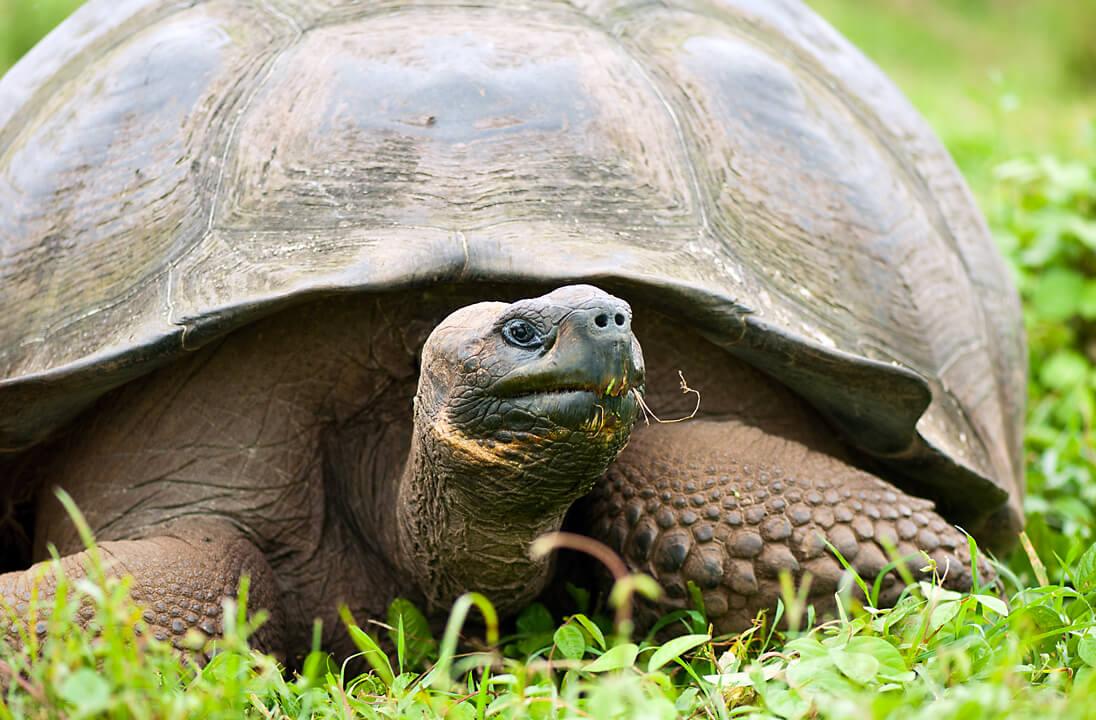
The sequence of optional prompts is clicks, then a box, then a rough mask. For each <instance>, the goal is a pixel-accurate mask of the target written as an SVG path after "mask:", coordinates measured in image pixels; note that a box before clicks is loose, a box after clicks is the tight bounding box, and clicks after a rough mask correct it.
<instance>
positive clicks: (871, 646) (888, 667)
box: [845, 635, 916, 682]
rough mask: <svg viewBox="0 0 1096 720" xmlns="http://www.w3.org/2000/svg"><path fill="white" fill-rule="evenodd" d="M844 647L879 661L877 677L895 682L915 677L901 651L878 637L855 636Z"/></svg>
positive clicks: (907, 680)
mask: <svg viewBox="0 0 1096 720" xmlns="http://www.w3.org/2000/svg"><path fill="white" fill-rule="evenodd" d="M845 649H846V650H848V651H849V652H856V653H861V654H864V655H871V656H872V657H873V658H875V659H876V660H878V661H879V672H878V674H879V677H880V678H882V679H884V680H893V681H895V682H909V681H911V680H913V679H914V677H916V675H915V673H913V672H912V671H911V670H910V669H909V668H908V667H906V661H905V660H903V659H902V653H900V652H898V649H897V648H896V647H894V645H891V644H890V643H889V642H887V641H886V640H884V639H883V638H879V637H871V636H868V635H862V636H857V637H854V638H852V639H851V640H849V642H848V644H847V645H846V646H845Z"/></svg>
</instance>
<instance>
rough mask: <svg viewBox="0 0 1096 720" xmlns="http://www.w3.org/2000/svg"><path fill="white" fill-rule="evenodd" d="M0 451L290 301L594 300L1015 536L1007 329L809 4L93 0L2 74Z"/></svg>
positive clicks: (905, 128) (1001, 290) (860, 68)
mask: <svg viewBox="0 0 1096 720" xmlns="http://www.w3.org/2000/svg"><path fill="white" fill-rule="evenodd" d="M0 207H2V208H3V209H4V212H3V213H2V214H0V448H3V449H4V450H5V451H8V452H17V451H20V450H23V449H26V448H28V447H30V446H32V445H34V444H35V443H37V442H39V441H41V440H42V439H44V438H46V437H48V436H49V435H50V433H52V432H53V431H55V430H56V429H57V428H58V427H60V426H61V425H63V424H65V423H66V422H68V421H69V420H70V419H71V418H73V417H74V416H75V415H76V414H77V413H79V412H80V411H81V410H83V409H85V408H87V407H88V406H89V404H90V403H92V402H93V401H94V400H95V399H96V398H98V397H99V396H101V395H102V394H103V393H105V392H107V391H109V390H110V389H112V388H115V387H117V386H119V385H121V384H123V383H125V382H127V381H129V380H131V379H133V378H135V377H138V376H140V375H142V374H145V373H148V372H150V371H151V370H153V369H154V368H156V367H159V366H162V365H164V364H165V363H168V362H170V361H171V360H173V359H175V358H178V357H179V356H180V355H182V354H184V353H187V352H188V351H190V350H193V349H195V348H198V347H200V346H202V345H203V344H204V343H207V342H209V341H210V340H211V339H214V338H216V337H218V336H220V335H223V334H224V333H227V332H229V331H231V330H232V329H233V328H236V327H239V326H241V325H242V324H244V323H248V322H251V321H253V320H255V319H256V318H259V317H261V316H264V315H267V314H270V313H273V312H275V311H276V310H278V309H279V308H282V307H284V306H286V305H287V304H290V303H296V302H301V301H303V300H305V299H308V298H313V297H317V296H321V295H328V294H332V293H342V292H377V291H392V290H398V289H400V288H409V287H413V286H425V285H431V284H438V283H495V282H528V283H530V284H532V283H535V284H537V285H559V284H564V283H571V282H589V283H594V284H597V285H599V286H602V287H604V288H605V289H606V290H609V291H611V292H614V293H617V294H620V295H623V296H624V297H628V298H633V299H635V298H641V299H642V301H643V302H644V303H646V304H648V305H653V306H655V307H657V308H659V309H661V310H664V311H665V312H667V313H670V314H672V315H674V316H676V317H680V318H681V320H682V322H683V323H687V324H689V325H690V326H692V327H694V328H695V329H696V330H697V331H698V332H700V333H702V334H703V335H704V336H706V337H707V338H709V339H710V340H711V341H713V342H715V343H717V344H719V345H721V346H722V347H724V348H725V349H726V350H727V352H730V353H732V354H734V355H736V356H738V357H740V358H743V359H745V360H746V361H748V362H750V363H752V364H754V365H755V366H757V367H759V368H761V369H763V370H764V371H766V372H767V373H769V374H770V375H772V376H773V377H775V378H777V379H778V380H780V381H781V382H783V383H785V384H786V385H788V386H790V387H791V388H792V389H794V390H795V391H797V392H798V393H800V394H801V395H802V396H803V397H805V398H806V399H807V400H808V401H809V402H811V403H812V404H813V405H814V406H815V407H816V408H818V410H820V411H821V412H822V413H823V414H824V415H825V416H826V417H827V418H828V419H829V421H830V422H832V423H833V424H834V425H835V426H836V427H837V428H839V429H840V430H841V431H842V432H843V433H844V435H845V436H846V437H847V438H848V440H849V441H850V442H852V443H853V444H854V445H855V446H857V447H858V448H860V449H861V450H862V451H863V452H864V453H867V454H868V455H870V456H874V457H875V458H878V459H880V460H881V461H882V462H883V463H885V464H887V465H888V466H889V467H890V468H892V469H893V470H895V471H897V472H898V473H899V474H901V475H903V476H904V477H906V478H908V479H909V480H910V482H911V483H913V485H914V489H915V490H916V491H917V492H919V493H920V494H923V495H926V496H930V497H935V498H937V499H938V500H939V501H941V502H943V503H945V504H946V505H949V506H950V507H952V508H958V509H960V510H962V511H964V512H965V513H969V514H973V515H978V516H982V515H986V514H989V513H991V512H994V511H996V510H998V509H1001V508H1002V507H1004V508H1006V510H1007V513H1008V515H1009V516H1010V517H1011V518H1012V520H1011V522H1012V523H1013V525H1015V524H1016V523H1018V522H1019V519H1018V518H1019V517H1020V515H1019V507H1020V505H1019V503H1020V500H1021V496H1022V493H1023V480H1022V463H1021V423H1022V415H1023V401H1024V382H1025V374H1026V366H1025V352H1024V341H1023V335H1022V324H1021V319H1020V310H1019V306H1018V301H1017V297H1016V293H1015V291H1014V289H1013V287H1012V285H1011V282H1010V279H1009V276H1008V273H1007V271H1006V267H1005V265H1004V263H1003V261H1002V258H1001V257H1000V255H999V254H998V252H997V251H996V250H995V248H994V245H993V243H992V241H991V238H990V235H989V233H988V231H987V228H986V225H985V223H984V221H983V219H982V217H981V216H980V214H979V212H978V210H977V209H976V207H975V204H974V202H973V200H972V198H971V195H970V193H969V191H968V190H967V188H966V186H965V185H964V182H963V180H962V178H961V177H960V175H959V173H958V172H957V170H956V168H955V166H954V164H953V163H952V161H951V160H950V158H949V157H948V155H947V153H946V151H945V150H944V149H943V147H942V146H941V144H940V143H939V142H938V141H937V140H936V139H935V137H934V136H933V135H932V133H931V132H930V131H929V129H928V128H927V127H926V125H925V123H924V122H923V121H922V120H921V119H920V118H919V117H918V115H917V114H916V112H915V111H914V110H913V109H912V108H911V107H910V106H909V104H908V103H907V102H906V100H904V99H903V98H902V96H901V95H900V93H899V92H898V91H897V90H896V89H895V88H894V87H893V86H892V85H891V83H890V82H888V81H887V80H886V78H884V76H883V75H882V74H881V73H880V72H879V71H878V70H877V69H876V68H875V67H874V66H873V65H872V64H871V63H870V62H869V61H868V60H866V59H865V58H864V57H863V56H862V55H861V54H860V53H858V52H857V51H856V50H855V49H853V48H852V47H851V46H850V45H849V44H848V43H847V42H846V41H845V40H844V39H842V38H841V37H840V36H839V35H838V34H837V33H836V32H835V31H834V30H832V29H831V28H830V27H828V26H827V25H826V24H825V23H824V22H823V21H822V20H820V19H819V18H818V17H817V16H815V15H814V14H813V13H812V12H811V11H809V10H808V9H806V8H805V7H803V6H802V5H800V4H798V3H796V2H793V1H792V0H781V1H779V2H776V1H774V0H727V1H725V2H717V1H716V0H708V1H706V0H680V1H679V2H676V3H672V4H670V3H644V2H626V1H624V0H617V1H610V0H588V1H582V0H574V1H573V2H556V1H552V0H528V1H522V2H509V3H505V4H500V6H498V7H479V6H477V7H470V6H463V5H460V4H457V3H453V2H421V3H408V2H387V1H384V0H369V1H364V2H336V1H335V0H328V1H326V2H325V1H321V0H314V1H306V0H285V1H284V2H278V3H260V2H256V3H248V2H238V1H237V0H210V1H208V2H197V3H194V2H186V3H180V2H171V1H168V0H125V1H124V2H119V1H118V0H92V1H91V2H89V3H87V4H86V5H85V6H84V7H82V8H81V9H80V10H78V11H77V12H76V13H75V14H74V15H73V16H72V17H71V18H70V19H69V20H67V21H66V22H65V23H63V24H62V25H61V26H60V27H59V28H58V29H57V30H55V31H54V32H53V33H52V34H51V35H49V36H48V37H47V38H46V39H45V40H44V41H43V42H41V43H40V44H39V45H38V46H37V47H36V48H34V50H32V51H31V52H30V54H28V55H27V56H26V57H25V58H24V59H23V60H22V61H21V62H20V63H19V64H18V65H16V66H15V67H14V68H13V69H12V70H11V71H10V72H9V73H8V74H7V75H6V76H5V77H4V78H3V79H2V80H0Z"/></svg>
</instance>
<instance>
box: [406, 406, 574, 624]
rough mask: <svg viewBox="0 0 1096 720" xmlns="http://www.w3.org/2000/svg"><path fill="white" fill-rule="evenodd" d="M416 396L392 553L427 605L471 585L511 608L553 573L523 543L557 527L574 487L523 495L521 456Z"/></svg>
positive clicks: (439, 606) (441, 603) (444, 602)
mask: <svg viewBox="0 0 1096 720" xmlns="http://www.w3.org/2000/svg"><path fill="white" fill-rule="evenodd" d="M420 405H421V404H420V403H419V402H416V408H415V430H414V436H413V438H412V442H411V449H410V453H409V455H408V458H407V463H406V465H405V467H404V471H403V475H402V477H401V478H400V483H399V490H398V494H397V502H396V507H397V508H398V509H397V513H396V518H395V521H396V538H397V542H398V543H399V552H398V553H396V555H395V556H396V557H399V558H400V559H401V563H402V564H403V567H402V570H403V572H404V573H406V574H408V575H410V576H411V577H412V578H413V580H414V583H415V585H417V587H418V589H419V591H420V592H421V593H422V595H423V596H424V599H425V600H426V603H427V606H428V608H429V609H430V610H433V611H438V610H444V609H447V608H448V607H449V606H451V605H452V603H453V602H454V601H455V600H456V599H457V597H459V596H460V595H461V594H463V593H465V592H468V591H477V592H482V593H484V594H486V595H487V596H488V597H489V598H491V601H492V602H493V603H495V605H496V607H497V608H498V609H499V610H500V611H502V612H507V611H508V610H515V609H518V608H520V607H522V606H524V605H525V604H527V603H528V602H529V601H530V600H531V599H532V598H533V597H535V596H536V595H537V594H538V593H539V592H540V591H541V590H542V589H543V588H544V586H545V585H546V584H547V582H548V580H549V579H550V575H551V566H550V563H549V562H548V561H547V560H533V559H532V558H530V557H529V546H530V544H531V543H532V542H533V540H535V539H536V538H537V537H538V536H540V535H541V534H543V533H546V532H551V531H553V530H558V529H559V528H560V526H561V525H562V523H563V518H564V515H565V514H566V512H567V510H568V509H569V507H570V505H571V504H572V503H573V501H574V500H575V499H577V495H575V496H571V495H568V496H565V497H561V498H560V499H559V501H558V502H544V500H545V498H543V497H542V498H537V499H538V500H540V501H541V502H530V498H529V497H528V496H527V494H526V493H527V492H528V490H529V480H530V478H529V477H528V474H529V473H528V471H527V469H526V468H527V464H526V463H520V462H515V461H513V460H505V459H503V458H502V457H501V455H498V454H495V453H494V452H492V450H491V448H490V447H488V446H487V445H486V444H481V443H478V442H476V441H473V440H469V439H468V438H466V437H464V436H463V435H461V434H459V433H458V432H456V431H454V430H453V429H452V427H451V426H450V425H449V424H448V423H447V422H446V421H445V420H444V419H441V418H439V417H433V416H431V415H430V414H429V413H428V412H426V411H424V410H422V409H421V407H420ZM592 482H593V478H591V480H590V483H591V484H592ZM587 487H588V484H587Z"/></svg>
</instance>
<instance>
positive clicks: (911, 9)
mask: <svg viewBox="0 0 1096 720" xmlns="http://www.w3.org/2000/svg"><path fill="white" fill-rule="evenodd" d="M75 4H76V3H74V2H72V1H71V0H52V1H51V2H31V3H27V2H20V0H0V72H2V70H3V69H4V67H5V66H6V64H8V63H10V62H12V61H14V59H15V58H16V57H18V55H19V54H20V53H22V52H24V51H25V50H26V49H27V48H28V47H30V45H31V44H32V43H33V42H34V40H35V39H36V38H37V37H38V36H39V35H40V34H41V33H42V32H44V31H45V30H46V29H47V28H48V27H50V26H51V25H52V23H53V22H55V21H56V20H57V19H58V18H59V17H60V16H62V15H63V14H64V13H65V12H67V11H68V9H69V8H71V7H72V6H74V5H75ZM811 4H812V5H813V6H814V7H815V8H816V9H818V10H819V11H820V12H822V14H823V15H825V16H826V17H827V18H829V19H830V20H831V21H832V22H833V23H834V24H835V25H837V26H838V28H839V29H841V30H842V31H843V32H844V33H845V34H846V35H848V36H849V37H850V39H852V40H853V42H854V43H856V44H857V45H858V46H860V47H861V48H862V49H864V50H865V52H866V53H867V54H868V55H869V56H871V57H872V58H873V59H875V60H876V62H878V63H879V64H880V65H881V66H882V67H883V68H884V69H885V70H886V71H887V72H888V73H889V74H890V75H891V76H892V77H893V78H894V79H895V80H896V81H897V83H898V84H899V86H900V87H902V88H903V90H904V91H905V92H906V93H907V94H908V95H909V96H910V98H911V100H912V101H913V102H914V104H915V105H916V106H917V107H918V108H919V109H920V110H921V111H922V112H923V113H924V114H925V115H926V117H927V118H928V120H929V122H930V123H931V124H932V125H933V126H934V127H935V128H936V130H937V132H938V133H939V134H940V135H941V137H942V138H943V139H944V141H945V143H946V144H947V145H948V147H949V149H950V150H951V151H952V153H953V154H954V155H955V157H956V159H957V161H958V162H959V164H960V167H961V168H962V169H963V171H964V173H965V174H966V175H967V177H968V179H969V180H970V181H971V183H972V186H973V187H974V188H975V191H976V194H977V195H978V197H979V199H980V201H981V203H982V206H983V208H984V209H985V210H986V213H987V216H988V217H989V219H990V222H991V225H992V227H993V229H994V232H995V234H996V236H997V237H998V239H999V241H1000V244H1001V247H1002V249H1003V250H1004V251H1005V252H1006V254H1007V256H1008V258H1009V260H1010V262H1011V264H1012V267H1013V269H1014V271H1015V274H1016V278H1017V283H1018V286H1019V288H1020V290H1021V293H1022V295H1023V298H1024V304H1025V322H1026V326H1027V329H1028V334H1029V341H1030V346H1031V370H1032V373H1031V385H1030V395H1029V406H1030V407H1029V418H1028V431H1027V441H1026V448H1027V463H1028V472H1027V480H1028V489H1029V493H1028V498H1027V517H1028V537H1025V540H1026V541H1027V546H1026V549H1021V550H1019V551H1017V553H1016V554H1015V555H1014V556H1013V557H1011V558H1007V559H1006V561H1005V562H1004V564H1002V565H1000V567H999V571H1000V574H1001V575H1002V577H1003V578H1004V582H1005V591H1004V593H1003V596H1002V597H1003V598H1004V600H1005V601H1007V603H1002V602H1001V600H1000V599H999V598H998V597H997V596H995V595H991V594H986V593H979V592H976V593H968V594H955V593H951V592H947V591H943V590H940V589H939V588H937V587H935V586H933V585H931V584H912V583H911V584H910V586H909V587H908V588H907V590H906V592H905V594H904V595H903V597H902V598H901V599H900V601H899V602H898V604H897V605H896V607H894V608H893V609H883V610H877V609H873V608H871V607H870V605H869V606H868V607H863V606H860V605H859V604H857V603H855V602H853V601H852V600H851V599H849V600H848V601H847V603H846V605H845V607H846V612H845V613H844V615H843V616H842V617H841V618H840V619H839V620H837V621H833V622H830V623H827V624H826V625H824V626H822V627H820V628H817V629H815V630H811V631H795V632H790V631H785V632H774V631H773V629H772V628H774V627H777V626H781V623H779V622H777V621H778V620H780V621H784V620H787V619H788V618H792V619H793V620H794V622H793V623H792V625H793V626H800V625H802V626H804V627H806V626H807V625H808V624H809V622H808V621H809V620H810V619H811V617H810V610H809V609H808V608H804V607H802V606H801V603H799V602H798V601H797V600H796V597H795V593H794V592H793V591H792V589H791V588H789V591H788V593H787V594H786V598H785V603H784V604H783V605H782V607H781V608H780V609H779V610H778V612H777V616H778V617H769V618H762V619H761V620H759V622H758V625H757V627H755V628H754V629H753V630H751V631H749V632H746V633H743V634H741V635H738V636H734V637H727V638H711V637H710V636H709V631H708V626H707V622H706V620H705V618H704V616H703V610H702V608H694V609H692V610H688V611H680V612H677V613H674V614H671V615H669V616H667V617H666V618H664V624H665V626H666V627H665V628H664V629H665V630H666V631H667V632H666V633H660V634H658V639H655V638H654V637H652V636H647V637H633V635H632V634H631V633H630V632H629V631H628V628H627V626H626V622H625V621H624V619H623V618H620V617H617V618H615V619H614V618H610V617H609V614H610V613H611V611H612V610H613V608H608V609H605V608H597V607H590V606H588V605H587V604H586V603H587V602H588V600H586V596H584V595H583V594H582V593H580V592H576V593H574V598H575V606H574V607H573V608H571V609H570V610H569V611H568V612H569V614H568V615H566V616H563V617H560V616H553V615H552V614H551V613H550V612H549V611H548V610H547V609H546V608H544V607H543V606H540V605H534V606H532V607H530V608H528V609H526V611H525V612H523V613H522V614H521V616H520V617H519V618H518V619H517V621H516V623H514V624H512V625H502V626H500V625H499V624H498V622H497V620H494V619H492V616H493V610H492V609H491V608H490V607H489V605H487V604H486V603H485V601H484V600H483V599H482V598H479V597H476V596H469V597H467V598H466V599H464V600H462V602H461V604H460V606H459V607H458V608H457V610H456V611H455V612H454V614H453V617H452V618H451V621H450V626H449V627H448V628H447V630H446V632H445V633H443V634H442V636H441V637H440V638H434V637H432V636H431V633H430V629H429V626H428V625H427V624H426V623H425V621H424V619H423V618H422V617H421V615H420V614H419V613H418V612H417V611H416V610H415V609H414V608H413V607H411V606H410V605H409V604H406V603H398V604H396V605H395V606H394V607H393V609H392V611H391V612H390V613H389V617H388V624H389V627H380V626H377V625H368V626H365V627H361V628H359V627H357V626H356V625H354V624H353V620H352V619H350V618H347V623H348V626H347V629H346V631H347V632H348V633H351V636H352V637H353V638H354V639H355V642H356V644H357V645H358V647H359V648H360V649H361V650H362V654H361V656H360V657H359V658H358V659H357V660H356V661H354V662H351V663H350V664H349V665H342V664H338V663H336V662H335V660H334V659H333V658H329V657H327V656H326V655H324V654H323V653H322V652H321V651H320V650H319V649H314V651H313V653H312V654H311V655H309V656H308V659H307V661H306V662H305V664H304V669H303V671H302V672H301V673H299V674H286V673H284V672H282V669H281V668H280V667H279V666H278V665H277V663H276V662H275V661H274V660H273V659H271V658H269V657H265V656H262V655H259V654H256V653H253V652H252V651H251V650H250V649H249V648H248V645H247V639H248V637H249V635H250V633H251V632H252V630H253V628H254V626H255V624H256V623H257V622H261V619H262V618H261V616H260V617H256V618H249V617H248V616H247V614H246V613H244V612H243V611H242V609H241V607H240V606H239V605H236V604H228V605H226V607H225V618H226V627H227V628H228V631H227V632H226V634H225V637H224V638H222V639H219V640H218V641H217V642H216V651H217V652H216V654H215V655H214V656H213V660H212V661H211V662H210V663H209V664H207V665H205V666H199V665H197V664H194V663H193V662H191V661H190V660H188V659H187V658H185V657H180V656H179V655H178V654H177V653H176V652H174V651H173V650H171V649H170V648H168V647H166V646H164V645H163V644H161V643H158V642H157V641H155V640H154V639H152V638H150V637H148V635H147V633H143V632H142V631H141V629H142V623H143V621H142V620H141V614H140V610H139V609H138V608H135V607H134V606H133V605H132V603H130V602H129V600H128V599H127V594H126V585H125V583H124V582H123V581H117V580H101V581H99V582H86V581H80V582H70V583H66V584H65V585H64V586H63V587H64V592H62V593H61V594H60V596H59V599H58V601H57V602H56V603H53V604H51V605H50V606H48V607H46V608H43V610H42V615H41V616H40V617H39V618H34V619H33V620H32V622H31V623H30V625H29V627H35V621H37V620H41V622H44V623H46V626H47V627H48V630H47V632H46V633H45V634H44V635H43V636H42V637H39V636H38V635H37V634H35V633H28V632H26V629H25V628H24V634H23V640H22V648H21V649H19V650H18V651H16V650H15V649H13V648H11V647H9V648H7V649H0V720H4V719H5V718H22V717H33V718H38V717H42V718H54V717H56V718H60V717H73V718H83V717H119V718H123V717H124V718H129V717H135V718H144V717H148V718H161V717H164V718H168V717H179V718H187V717H211V718H215V717H228V718H234V717H241V716H249V717H257V718H267V717H329V716H330V717H358V716H361V717H446V718H472V717H500V718H511V717H515V718H518V717H520V718H524V717H533V718H562V717H597V718H601V717H621V718H640V717H652V718H655V717H659V718H661V717H667V718H669V717H712V718H726V717H738V716H743V715H749V716H751V717H758V718H769V717H778V718H800V717H826V718H890V717H894V718H910V717H912V718H918V717H926V718H933V720H940V719H943V718H952V717H954V718H975V719H978V718H1027V717H1033V716H1037V715H1038V716H1045V717H1055V718H1057V717H1062V718H1070V717H1078V718H1083V717H1096V614H1094V610H1093V607H1094V602H1096V550H1094V549H1093V548H1094V547H1096V546H1094V545H1093V542H1094V537H1096V533H1094V530H1096V437H1094V429H1093V425H1094V419H1096V140H1094V135H1096V126H1094V124H1093V118H1096V3H1093V2H1091V1H1090V0H1032V1H1030V2H1015V1H1014V0H934V1H929V0H871V1H870V2H864V1H863V0H811ZM631 583H632V585H631V587H630V588H625V589H626V590H629V589H630V590H631V591H636V590H637V589H638V590H640V591H643V592H650V591H651V589H650V588H649V587H648V585H649V582H648V583H645V582H644V581H643V580H642V579H640V580H633V581H631ZM637 585H638V587H637ZM864 594H865V595H868V596H870V594H871V588H865V592H864ZM81 603H90V604H92V605H93V606H94V607H95V610H96V619H95V621H94V622H93V623H92V625H91V628H90V630H89V631H83V630H81V629H79V628H78V627H77V626H76V625H75V623H74V617H75V613H76V611H77V609H78V608H79V607H80V604H81ZM468 615H471V616H472V617H473V618H475V622H474V623H469V622H466V620H468V617H467V616H468ZM485 617H486V620H483V618H485ZM13 620H14V618H13V617H12V618H9V621H13ZM3 622H4V621H3V620H0V624H3ZM466 626H467V627H466ZM352 628H353V629H352ZM670 631H672V632H670ZM0 634H2V633H0ZM458 634H459V637H460V640H461V642H459V643H458V642H457V640H458ZM498 634H502V637H501V638H496V635H498ZM675 634H676V635H677V637H676V639H673V640H669V641H665V638H666V637H667V636H669V635H675ZM188 642H189V643H191V647H193V648H195V649H196V650H201V649H203V648H204V649H209V648H208V646H207V642H208V641H207V640H206V639H204V638H201V637H199V636H190V637H189V638H188ZM381 644H383V645H384V646H385V647H390V648H394V651H393V653H392V657H391V658H390V657H389V656H388V655H386V654H385V653H384V652H380V651H378V649H377V648H378V647H379V645H381ZM458 650H459V651H460V653H461V654H459V655H458V654H457V651H458ZM366 667H368V668H370V670H369V671H368V672H364V671H363V670H362V668H366Z"/></svg>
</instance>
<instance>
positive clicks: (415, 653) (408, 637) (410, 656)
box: [388, 598, 438, 667]
mask: <svg viewBox="0 0 1096 720" xmlns="http://www.w3.org/2000/svg"><path fill="white" fill-rule="evenodd" d="M401 621H402V622H403V638H404V643H405V646H406V649H407V656H406V657H407V664H408V666H409V667H419V666H420V665H421V664H422V662H423V661H424V660H428V659H433V658H435V657H436V656H437V652H438V641H437V640H436V639H435V638H434V634H433V633H432V632H430V623H429V621H427V619H426V616H425V615H423V614H422V612H421V611H420V610H419V609H418V608H417V607H415V604H414V603H412V602H411V601H410V600H405V599H404V598H396V599H395V600H393V601H392V603H391V604H390V605H389V606H388V624H389V625H391V626H392V627H393V628H399V624H400V622H401ZM388 634H389V636H390V637H391V638H392V641H393V642H396V641H397V638H396V634H397V633H396V631H395V630H389V631H388Z"/></svg>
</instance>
